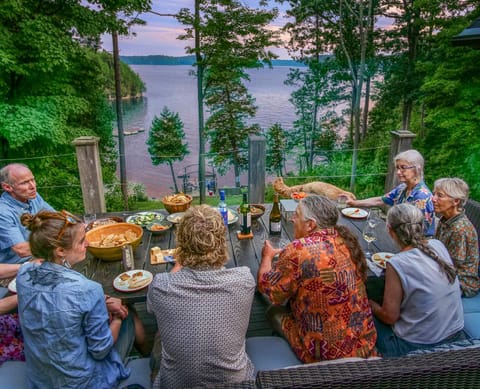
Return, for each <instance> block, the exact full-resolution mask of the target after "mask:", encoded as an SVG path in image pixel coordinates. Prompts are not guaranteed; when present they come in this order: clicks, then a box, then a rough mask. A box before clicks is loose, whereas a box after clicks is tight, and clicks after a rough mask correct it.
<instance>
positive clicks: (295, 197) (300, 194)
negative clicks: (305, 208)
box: [291, 192, 307, 201]
mask: <svg viewBox="0 0 480 389" xmlns="http://www.w3.org/2000/svg"><path fill="white" fill-rule="evenodd" d="M305 197H307V194H306V193H305V192H293V193H292V195H291V198H292V199H293V200H295V201H300V200H301V199H303V198H305Z"/></svg>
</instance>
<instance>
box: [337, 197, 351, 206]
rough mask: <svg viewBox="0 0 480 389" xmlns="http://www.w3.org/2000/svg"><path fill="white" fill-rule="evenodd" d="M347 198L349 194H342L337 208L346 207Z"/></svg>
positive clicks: (338, 199) (338, 198)
mask: <svg viewBox="0 0 480 389" xmlns="http://www.w3.org/2000/svg"><path fill="white" fill-rule="evenodd" d="M347 200H348V196H347V195H340V196H338V197H337V208H338V209H344V208H346V207H347Z"/></svg>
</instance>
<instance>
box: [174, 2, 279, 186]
mask: <svg viewBox="0 0 480 389" xmlns="http://www.w3.org/2000/svg"><path fill="white" fill-rule="evenodd" d="M195 4H196V6H198V8H197V9H198V12H197V13H196V14H194V13H192V12H191V11H190V10H188V9H182V10H181V11H180V12H179V16H178V20H179V21H180V22H181V23H182V24H184V25H185V26H186V29H185V33H184V34H182V35H180V37H179V39H182V40H190V39H192V38H195V37H197V41H196V45H195V47H190V46H189V47H187V48H186V51H187V53H188V54H195V58H196V66H197V70H198V72H197V77H199V80H198V85H199V96H198V100H199V104H198V105H199V107H203V102H205V104H206V106H207V107H208V110H209V112H210V117H209V119H208V121H207V122H206V123H205V124H206V125H205V130H204V128H203V125H204V123H203V117H199V128H200V130H199V132H200V134H201V136H203V134H205V135H206V136H207V138H208V140H209V141H210V142H209V143H210V155H211V159H212V160H213V162H214V163H215V165H216V166H217V167H218V169H219V171H220V172H222V171H224V170H225V169H227V167H228V166H229V165H230V164H233V166H234V169H235V182H236V184H237V185H239V184H240V172H241V171H242V170H243V169H245V167H246V158H245V155H244V153H243V150H245V149H246V146H247V140H248V136H249V135H251V134H257V133H259V131H260V130H259V128H258V126H257V125H255V124H252V125H250V124H247V120H248V119H250V118H252V117H253V116H254V114H255V111H256V107H255V105H254V100H253V98H252V97H251V95H250V94H249V93H248V91H247V89H246V87H245V85H244V81H245V80H248V74H247V73H246V72H245V69H249V68H259V67H262V66H263V63H266V64H268V65H270V64H271V60H272V59H273V58H276V56H275V55H274V54H273V53H272V52H271V51H269V50H267V48H268V47H270V46H274V45H277V44H278V33H277V32H276V31H273V30H272V29H270V28H269V27H268V26H269V23H271V22H272V20H273V19H274V18H275V17H276V16H277V10H276V9H274V10H272V11H266V10H263V9H259V8H257V9H253V8H248V7H247V6H245V5H243V4H242V3H241V2H240V1H237V0H208V1H207V0H204V1H202V0H196V1H195ZM200 111H202V109H200ZM202 112H203V111H202ZM200 142H201V143H203V138H202V139H201V140H200ZM242 149H243V150H242Z"/></svg>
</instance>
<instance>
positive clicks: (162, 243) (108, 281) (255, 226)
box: [75, 204, 399, 303]
mask: <svg viewBox="0 0 480 389" xmlns="http://www.w3.org/2000/svg"><path fill="white" fill-rule="evenodd" d="M282 205H283V204H282ZM290 205H291V204H290ZM271 206H272V204H266V205H265V207H266V211H265V213H264V215H263V216H262V217H260V218H259V219H257V220H253V221H252V232H253V236H254V237H253V239H245V240H239V239H238V237H237V231H238V230H239V228H240V222H239V221H238V222H235V223H233V224H231V225H230V226H229V234H228V241H227V244H228V262H227V264H226V266H227V267H235V266H248V267H249V268H250V270H251V272H252V274H253V275H254V277H255V278H256V274H257V271H258V267H259V264H260V260H261V253H262V247H263V244H264V241H265V240H266V239H269V240H270V241H271V242H272V244H273V245H274V246H276V247H280V246H281V245H284V244H286V243H288V242H290V241H291V240H292V239H293V223H292V222H291V221H290V220H289V219H290V216H291V215H290V212H285V209H286V208H285V207H282V208H283V212H282V214H283V215H284V218H283V219H282V232H281V235H280V236H270V235H269V233H268V214H269V210H270V209H271ZM231 208H232V209H234V210H235V209H236V207H231ZM155 212H161V213H162V214H164V215H165V216H166V215H167V213H166V211H165V210H161V211H155ZM133 213H134V212H129V213H127V212H124V213H108V214H104V215H98V218H101V217H108V216H121V217H123V218H125V217H126V216H127V215H129V214H133ZM365 223H366V219H365V218H363V219H352V218H349V217H346V216H343V215H341V216H340V220H339V224H342V225H345V226H347V227H348V228H349V229H350V230H351V231H352V232H353V233H354V234H355V235H356V236H357V237H358V238H359V241H360V244H361V245H362V247H363V248H364V249H366V247H367V244H366V242H365V241H364V240H363V238H362V229H363V226H364V224H365ZM376 228H377V241H375V242H373V243H372V247H373V248H374V250H375V252H379V251H385V252H391V253H397V252H398V251H399V249H398V247H397V246H396V245H395V243H394V242H393V241H392V240H391V238H390V237H389V236H388V233H387V231H386V228H385V222H383V221H382V222H381V223H380V224H379V225H378V226H377V227H376ZM154 246H159V247H160V248H161V249H162V250H163V249H168V248H174V247H175V227H173V228H171V229H170V230H168V231H167V232H165V233H163V234H160V235H152V234H151V233H150V232H149V231H148V230H146V229H144V233H143V238H142V242H141V244H140V245H139V247H138V248H137V249H136V250H135V253H134V256H135V269H144V270H148V271H150V272H151V273H153V274H154V275H155V274H156V273H159V272H165V271H169V270H170V269H171V268H172V267H173V265H172V264H159V265H152V264H151V263H150V248H151V247H154ZM75 268H76V270H78V271H80V272H81V273H83V274H85V275H86V276H87V277H89V278H90V279H92V280H95V281H97V282H99V283H100V284H102V286H103V288H104V291H105V293H106V294H109V295H111V296H116V297H120V298H122V299H123V300H124V301H125V302H127V303H134V302H141V301H145V299H146V292H147V289H146V288H145V289H142V290H140V291H137V292H128V293H126V292H118V291H116V290H115V289H114V288H113V280H114V279H115V277H116V276H118V275H119V274H121V273H122V272H123V271H124V268H123V263H122V261H121V260H119V261H102V260H100V259H97V258H93V257H92V256H91V255H88V256H87V259H86V260H85V261H83V262H82V263H80V264H78V265H77V266H76V267H75ZM369 284H370V285H369ZM369 286H370V288H369ZM367 289H371V290H372V292H369V296H370V293H371V294H372V295H374V296H370V297H371V298H374V299H375V300H378V299H381V295H383V280H382V279H381V277H380V278H379V277H376V276H374V275H373V274H371V275H370V277H369V281H368V282H367ZM377 295H378V296H377Z"/></svg>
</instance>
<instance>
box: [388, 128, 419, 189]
mask: <svg viewBox="0 0 480 389" xmlns="http://www.w3.org/2000/svg"><path fill="white" fill-rule="evenodd" d="M391 134H392V141H391V144H390V155H389V157H388V158H389V159H388V173H387V177H386V178H385V193H387V192H390V191H391V190H392V188H394V187H395V186H396V185H397V184H398V180H397V174H396V173H397V172H396V171H395V163H394V161H393V159H394V158H395V156H396V155H397V154H398V153H401V152H402V151H405V150H410V149H411V148H412V142H413V139H414V138H415V137H416V135H415V134H414V133H413V132H410V131H406V130H399V131H392V132H391Z"/></svg>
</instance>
